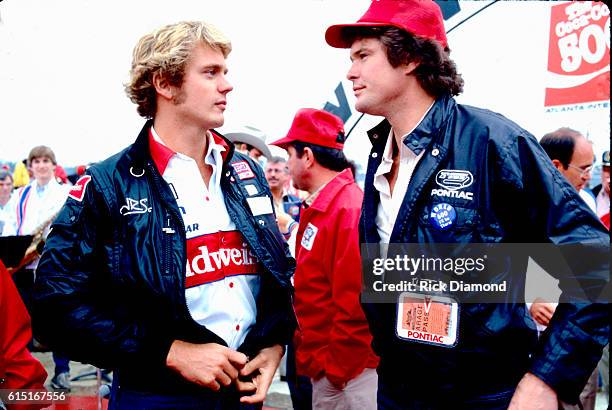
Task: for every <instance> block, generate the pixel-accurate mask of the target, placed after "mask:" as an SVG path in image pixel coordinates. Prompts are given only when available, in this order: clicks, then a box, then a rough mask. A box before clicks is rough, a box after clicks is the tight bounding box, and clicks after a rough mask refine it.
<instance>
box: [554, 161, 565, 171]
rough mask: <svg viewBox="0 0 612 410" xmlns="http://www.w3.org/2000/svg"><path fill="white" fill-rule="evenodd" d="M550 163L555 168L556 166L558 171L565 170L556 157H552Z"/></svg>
mask: <svg viewBox="0 0 612 410" xmlns="http://www.w3.org/2000/svg"><path fill="white" fill-rule="evenodd" d="M552 163H553V165H554V166H555V168H557V169H558V170H559V171H560V172H563V171H565V167H564V166H563V163H562V162H561V161H559V160H558V159H553V160H552Z"/></svg>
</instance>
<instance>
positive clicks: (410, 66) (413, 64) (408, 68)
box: [404, 61, 421, 75]
mask: <svg viewBox="0 0 612 410" xmlns="http://www.w3.org/2000/svg"><path fill="white" fill-rule="evenodd" d="M420 64H421V63H420V61H411V62H409V63H408V64H406V65H405V66H404V67H405V69H404V74H406V75H410V74H412V73H414V70H416V69H417V67H418V66H419V65H420Z"/></svg>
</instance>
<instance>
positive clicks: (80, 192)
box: [68, 175, 91, 202]
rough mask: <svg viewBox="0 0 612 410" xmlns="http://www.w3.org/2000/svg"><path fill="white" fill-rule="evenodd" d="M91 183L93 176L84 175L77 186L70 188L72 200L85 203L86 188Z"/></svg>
mask: <svg viewBox="0 0 612 410" xmlns="http://www.w3.org/2000/svg"><path fill="white" fill-rule="evenodd" d="M89 181H91V175H83V176H82V177H81V178H79V180H78V181H77V182H76V184H74V186H73V187H72V188H70V192H68V196H69V197H70V198H72V199H76V200H77V201H79V202H81V201H83V197H84V196H85V188H87V184H89Z"/></svg>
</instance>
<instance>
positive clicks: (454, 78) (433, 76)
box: [342, 26, 463, 98]
mask: <svg viewBox="0 0 612 410" xmlns="http://www.w3.org/2000/svg"><path fill="white" fill-rule="evenodd" d="M342 37H343V38H344V39H345V40H346V41H348V42H349V43H352V42H353V41H355V40H358V39H361V38H376V39H378V40H379V41H380V42H381V43H382V45H383V46H384V47H385V49H386V51H387V59H388V60H389V64H391V66H392V67H398V66H400V65H402V64H409V63H411V62H417V63H418V64H419V66H418V67H417V68H416V70H415V71H414V74H415V76H416V78H417V80H418V81H419V84H420V85H421V87H423V89H424V90H425V91H426V92H427V93H428V94H430V95H431V96H433V97H435V98H437V97H439V96H441V95H444V94H451V95H459V94H461V93H462V92H463V78H462V77H461V74H459V73H458V72H457V66H456V65H455V62H454V61H453V60H451V58H450V55H449V54H450V49H449V48H448V47H446V48H443V47H442V45H441V44H440V43H439V42H437V41H435V40H431V39H428V38H425V37H420V36H415V35H412V34H410V33H408V32H407V31H404V30H402V29H399V28H397V27H392V26H384V27H350V28H346V29H344V31H343V33H342Z"/></svg>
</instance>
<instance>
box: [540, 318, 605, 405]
mask: <svg viewBox="0 0 612 410" xmlns="http://www.w3.org/2000/svg"><path fill="white" fill-rule="evenodd" d="M601 352H602V347H601V346H600V345H599V344H597V343H596V342H594V341H593V340H592V339H591V337H590V336H589V335H588V334H587V333H586V332H584V331H583V330H582V329H581V328H580V327H578V326H576V325H575V324H573V323H572V322H571V321H565V322H564V323H562V324H560V323H558V322H557V323H556V324H555V326H554V328H550V327H549V329H547V331H546V332H544V334H543V335H542V340H540V344H539V345H538V350H537V352H536V353H535V354H534V356H533V359H532V365H531V369H530V372H531V373H533V374H534V375H535V376H537V377H538V378H539V379H541V380H542V381H544V382H545V383H546V384H547V385H549V386H550V387H551V388H552V389H553V390H555V392H556V393H557V397H558V398H559V399H560V400H563V401H565V402H567V403H569V404H576V403H578V400H579V397H580V393H581V392H582V390H583V388H584V385H585V384H586V382H587V380H588V378H589V376H590V375H591V373H593V369H594V368H595V366H597V362H598V360H599V357H601Z"/></svg>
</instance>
